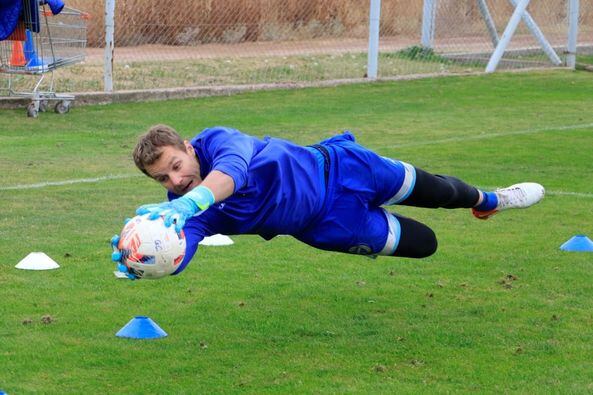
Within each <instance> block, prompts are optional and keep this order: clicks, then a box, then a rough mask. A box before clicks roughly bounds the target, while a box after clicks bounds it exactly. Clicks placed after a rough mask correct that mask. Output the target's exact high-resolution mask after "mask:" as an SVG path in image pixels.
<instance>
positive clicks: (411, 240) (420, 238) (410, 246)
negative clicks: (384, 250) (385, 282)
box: [391, 214, 438, 258]
mask: <svg viewBox="0 0 593 395" xmlns="http://www.w3.org/2000/svg"><path fill="white" fill-rule="evenodd" d="M391 215H393V216H394V217H396V218H397V221H398V222H399V225H400V239H399V244H398V246H397V248H396V250H395V252H394V253H393V256H399V257H405V258H426V257H428V256H431V255H432V254H434V253H435V252H436V250H437V247H438V243H437V238H436V235H435V234H434V232H433V230H432V229H430V228H429V227H428V226H426V225H424V224H423V223H420V222H418V221H415V220H413V219H411V218H406V217H403V216H401V215H397V214H391Z"/></svg>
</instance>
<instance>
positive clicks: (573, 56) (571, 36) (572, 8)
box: [566, 0, 579, 70]
mask: <svg viewBox="0 0 593 395" xmlns="http://www.w3.org/2000/svg"><path fill="white" fill-rule="evenodd" d="M578 31H579V0H570V1H569V2H568V48H567V49H568V54H567V56H566V65H567V66H568V67H570V68H571V69H573V70H574V69H575V67H576V65H577V34H578Z"/></svg>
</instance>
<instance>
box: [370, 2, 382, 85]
mask: <svg viewBox="0 0 593 395" xmlns="http://www.w3.org/2000/svg"><path fill="white" fill-rule="evenodd" d="M380 19H381V0H371V10H370V17H369V54H368V63H367V77H368V78H369V79H371V80H375V79H377V69H378V63H379V23H380V22H379V21H380Z"/></svg>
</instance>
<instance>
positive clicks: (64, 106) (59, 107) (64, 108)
mask: <svg viewBox="0 0 593 395" xmlns="http://www.w3.org/2000/svg"><path fill="white" fill-rule="evenodd" d="M55 110H56V112H57V113H58V114H66V113H67V112H68V111H70V102H69V101H67V100H62V101H59V102H57V103H56V107H55Z"/></svg>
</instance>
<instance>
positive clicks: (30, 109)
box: [27, 103, 39, 118]
mask: <svg viewBox="0 0 593 395" xmlns="http://www.w3.org/2000/svg"><path fill="white" fill-rule="evenodd" d="M37 115H39V111H38V110H37V106H36V105H35V103H29V105H28V106H27V116H28V117H29V118H37Z"/></svg>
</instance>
